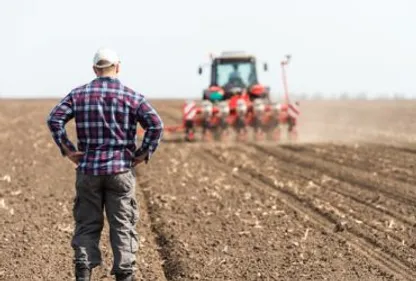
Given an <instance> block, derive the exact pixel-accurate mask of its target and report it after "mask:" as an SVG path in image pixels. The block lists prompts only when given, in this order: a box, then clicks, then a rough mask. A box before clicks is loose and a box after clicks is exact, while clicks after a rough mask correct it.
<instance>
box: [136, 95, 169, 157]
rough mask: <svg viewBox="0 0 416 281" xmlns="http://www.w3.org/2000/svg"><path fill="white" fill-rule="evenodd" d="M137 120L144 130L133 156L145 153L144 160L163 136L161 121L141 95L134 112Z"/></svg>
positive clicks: (149, 155)
mask: <svg viewBox="0 0 416 281" xmlns="http://www.w3.org/2000/svg"><path fill="white" fill-rule="evenodd" d="M136 116H137V121H138V122H139V123H140V125H141V126H142V128H143V129H144V130H145V133H144V136H143V141H142V145H141V147H140V148H139V149H138V150H137V151H136V153H135V156H136V157H138V156H141V155H143V154H146V153H147V158H146V160H149V159H150V157H151V155H152V154H153V153H154V152H155V151H156V149H157V147H158V146H159V143H160V140H161V139H162V136H163V121H162V119H161V118H160V116H159V114H158V113H157V112H156V110H155V109H154V108H153V107H152V105H151V104H150V103H149V102H148V101H147V100H146V99H145V98H144V97H143V99H142V101H141V102H140V105H139V106H138V108H137V112H136Z"/></svg>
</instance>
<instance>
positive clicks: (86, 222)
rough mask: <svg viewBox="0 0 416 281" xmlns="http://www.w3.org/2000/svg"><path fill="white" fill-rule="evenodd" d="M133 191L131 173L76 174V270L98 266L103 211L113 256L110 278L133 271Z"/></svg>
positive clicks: (135, 211)
mask: <svg viewBox="0 0 416 281" xmlns="http://www.w3.org/2000/svg"><path fill="white" fill-rule="evenodd" d="M135 190H136V174H135V171H134V169H132V170H130V171H128V172H126V173H121V174H116V175H108V176H107V175H105V176H93V175H85V174H82V173H80V172H78V171H77V175H76V196H75V200H74V207H73V215H74V219H75V232H74V236H73V238H72V242H71V246H72V248H73V249H74V255H75V257H74V262H75V264H76V265H77V266H79V267H86V268H90V269H92V268H94V267H96V266H98V265H100V264H101V261H102V260H101V252H100V249H99V242H100V237H101V231H102V229H103V224H104V213H103V211H104V208H105V211H106V215H107V220H108V224H109V227H110V242H111V247H112V250H113V256H114V263H113V268H112V270H111V274H118V273H127V272H134V271H135V270H136V255H135V254H136V252H137V250H138V234H137V231H136V224H137V221H138V218H139V211H138V207H137V206H138V204H137V201H136V198H135Z"/></svg>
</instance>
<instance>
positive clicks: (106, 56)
mask: <svg viewBox="0 0 416 281" xmlns="http://www.w3.org/2000/svg"><path fill="white" fill-rule="evenodd" d="M99 61H106V62H108V63H106V64H104V65H103V64H100V65H98V62H99ZM93 63H94V66H95V67H97V68H106V67H109V66H112V65H115V64H118V63H120V59H119V58H118V55H117V53H116V52H114V51H113V50H111V49H108V48H100V49H98V51H97V52H96V53H95V55H94V61H93Z"/></svg>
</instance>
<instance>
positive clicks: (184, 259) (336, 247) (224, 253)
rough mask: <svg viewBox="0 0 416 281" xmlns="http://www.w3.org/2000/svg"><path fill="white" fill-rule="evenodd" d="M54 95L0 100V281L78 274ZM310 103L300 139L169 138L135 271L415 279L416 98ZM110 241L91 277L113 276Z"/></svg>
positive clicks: (178, 276)
mask: <svg viewBox="0 0 416 281" xmlns="http://www.w3.org/2000/svg"><path fill="white" fill-rule="evenodd" d="M55 102H57V101H56V100H54V101H34V100H33V101H28V100H27V101H12V100H9V101H5V100H4V101H1V102H0V149H1V159H2V161H1V162H0V230H1V231H0V253H1V255H0V280H74V277H73V276H74V275H73V270H72V269H73V268H72V250H71V248H70V239H71V235H72V231H73V221H72V212H71V210H72V202H73V198H74V193H75V188H74V178H75V173H74V167H73V166H72V165H71V164H70V162H69V161H66V160H65V159H63V158H62V157H61V156H60V154H59V151H58V149H57V148H56V146H55V145H54V143H53V141H52V138H51V136H50V134H49V132H48V130H47V128H46V123H45V119H46V116H47V114H48V113H49V110H50V109H51V107H52V106H53V105H54V103H55ZM154 105H155V107H156V108H157V109H158V111H159V112H160V113H161V115H162V118H163V119H164V121H165V125H170V124H174V123H176V122H180V117H181V114H180V106H181V102H179V101H155V102H154ZM301 106H302V108H301V109H302V117H301V119H300V140H299V142H298V143H296V144H271V143H267V144H264V143H254V142H248V143H191V144H189V143H183V142H180V141H177V140H178V139H177V138H175V137H173V136H169V135H166V137H165V141H164V142H163V143H161V146H160V148H159V150H158V151H157V153H156V154H155V156H154V158H153V159H152V161H151V163H149V164H148V165H143V166H139V167H138V168H137V170H138V189H137V190H138V191H137V192H138V194H137V196H138V199H139V202H140V218H141V220H140V223H139V225H138V231H139V234H140V241H141V247H140V251H139V253H138V261H139V264H138V266H139V268H140V271H139V272H138V273H137V277H138V279H139V280H162V281H163V280H165V281H167V280H250V281H251V280H416V145H415V143H416V102H381V101H379V102H307V103H304V104H302V105H301ZM68 130H69V132H70V135H71V137H72V139H73V140H75V135H74V131H73V123H70V124H68ZM175 140H176V141H175ZM101 248H102V250H103V258H104V263H103V265H102V266H101V267H100V268H98V269H96V270H95V271H94V273H93V275H94V276H93V280H112V279H111V276H110V274H109V272H110V268H111V262H112V259H111V250H110V248H109V244H108V226H107V224H106V226H105V228H104V233H103V237H102V243H101Z"/></svg>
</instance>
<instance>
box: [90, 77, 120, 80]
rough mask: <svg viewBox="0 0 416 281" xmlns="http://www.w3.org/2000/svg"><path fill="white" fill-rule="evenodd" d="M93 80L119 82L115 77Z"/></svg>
mask: <svg viewBox="0 0 416 281" xmlns="http://www.w3.org/2000/svg"><path fill="white" fill-rule="evenodd" d="M95 80H101V81H119V79H118V78H116V77H110V76H99V77H97V78H95Z"/></svg>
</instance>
